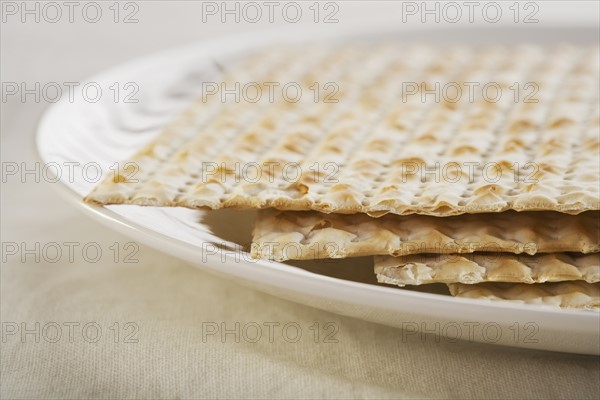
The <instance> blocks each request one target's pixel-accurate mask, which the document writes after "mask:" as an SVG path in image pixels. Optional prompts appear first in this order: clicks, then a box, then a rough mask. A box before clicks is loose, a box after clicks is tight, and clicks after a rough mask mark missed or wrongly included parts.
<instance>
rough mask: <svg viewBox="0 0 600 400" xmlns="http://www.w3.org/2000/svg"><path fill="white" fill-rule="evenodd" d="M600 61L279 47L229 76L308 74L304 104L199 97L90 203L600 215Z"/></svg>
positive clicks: (503, 52)
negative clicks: (414, 85)
mask: <svg viewBox="0 0 600 400" xmlns="http://www.w3.org/2000/svg"><path fill="white" fill-rule="evenodd" d="M261 57H263V58H264V62H261V61H260V60H261ZM598 59H599V57H598V48H597V47H594V48H580V47H575V46H560V47H554V48H550V49H546V48H540V47H534V46H517V47H501V46H486V47H483V48H468V47H443V48H436V47H430V46H424V45H419V46H408V47H402V46H397V45H394V44H382V45H374V44H373V43H369V44H366V45H361V44H351V45H340V44H337V45H336V46H335V47H329V48H328V47H327V46H325V47H323V46H317V45H314V44H311V45H307V46H305V47H300V48H293V47H290V48H288V49H278V51H277V52H274V51H272V50H271V49H269V50H266V51H265V52H264V53H263V54H259V55H258V56H256V57H255V58H254V60H259V61H257V62H256V63H255V64H253V65H252V68H253V69H252V70H251V72H252V73H250V72H248V71H245V70H244V68H243V67H240V68H237V69H234V70H232V71H231V73H229V74H228V75H227V76H226V77H224V78H223V79H224V80H225V81H226V82H228V85H229V86H227V87H228V88H231V87H232V86H231V85H233V84H234V82H235V81H238V82H239V81H241V85H244V83H245V82H246V80H248V79H251V80H252V81H254V82H256V81H258V82H265V81H268V82H280V83H281V84H282V85H283V84H284V83H285V82H286V79H287V80H288V81H289V80H290V79H291V78H293V79H294V81H295V82H296V83H298V84H299V85H300V86H301V88H302V89H303V93H304V95H303V96H301V98H300V100H299V101H297V102H291V101H289V99H284V98H283V97H282V96H277V97H276V99H275V100H274V101H270V99H268V96H262V97H261V99H260V100H259V101H257V102H256V103H251V102H248V101H244V100H242V101H239V102H235V101H227V102H226V103H225V104H222V103H221V100H220V98H219V97H218V96H212V97H210V99H209V100H210V101H208V102H206V103H204V102H198V103H196V104H195V105H194V106H193V107H192V108H191V109H190V110H189V111H188V112H187V113H186V114H185V115H184V116H183V117H182V118H181V119H179V120H178V121H177V122H175V123H174V124H173V125H172V126H170V127H168V128H167V129H165V132H164V133H163V134H162V135H160V136H159V137H158V138H157V139H156V140H155V141H154V142H152V143H151V144H149V145H148V146H147V147H146V148H145V149H143V150H142V151H141V152H139V153H138V154H137V155H135V156H134V157H133V158H132V160H131V161H132V162H134V163H135V164H136V165H137V166H138V167H139V168H138V170H137V171H136V172H137V173H136V174H135V179H136V180H137V183H132V182H131V181H130V180H129V179H128V178H127V177H128V175H129V174H130V171H127V170H123V171H120V172H119V173H117V174H115V175H114V176H110V177H108V178H107V179H106V180H105V181H104V182H103V183H101V184H100V185H99V186H98V187H97V188H96V189H94V191H93V192H92V193H91V194H89V195H88V196H87V198H86V201H88V202H95V203H100V204H113V203H127V204H139V205H162V206H185V207H191V208H212V209H217V208H221V207H235V208H267V207H275V208H278V209H285V210H309V209H312V210H316V211H321V212H325V213H331V212H337V213H356V212H363V213H369V214H371V215H377V216H380V215H383V214H386V213H395V214H411V213H419V214H430V215H437V216H447V215H456V214H461V213H481V212H499V211H503V210H508V209H514V210H519V211H524V210H555V211H561V212H565V213H573V214H576V213H579V212H581V211H584V210H598V209H600V195H599V191H600V189H599V186H600V179H599V174H598V150H599V147H600V145H599V137H598V129H599V126H600V119H599V115H598V113H599V108H600V106H599V104H600V103H599V101H598V90H597V88H598V84H599V82H598V65H599V61H598ZM315 82H317V83H318V84H319V85H320V88H321V90H322V91H323V89H324V84H325V83H333V85H334V88H335V87H337V89H338V91H337V93H335V94H334V95H333V96H332V97H333V98H334V100H337V103H326V102H325V101H324V97H325V94H324V93H323V92H322V93H321V95H320V98H319V99H318V101H317V102H315V100H314V97H315V96H314V94H315V93H314V84H315ZM412 83H417V84H421V83H423V84H424V85H421V86H418V87H417V89H416V91H413V92H414V93H413V92H411V90H409V89H408V86H407V84H412ZM465 83H474V84H476V85H477V86H476V90H475V89H474V90H473V92H474V96H472V95H471V93H470V92H471V89H469V86H467V85H465ZM447 85H451V86H455V87H456V86H458V87H459V89H461V91H462V95H461V96H456V95H455V94H452V95H448V93H447V91H446V92H442V88H445V87H446V86H447ZM490 85H491V86H493V88H496V89H498V88H499V90H500V91H499V92H498V91H496V92H494V90H493V89H492V90H489V87H490ZM311 87H312V89H311ZM411 87H412V86H411ZM484 87H487V88H488V90H487V91H486V92H485V93H486V94H485V96H486V97H484V91H483V90H482V88H484ZM436 88H438V89H436ZM330 89H331V86H330ZM431 91H433V92H435V93H438V96H437V97H438V99H437V100H436V99H435V96H436V95H435V93H434V94H433V95H431V94H430V95H429V96H427V94H426V93H428V92H429V93H431ZM328 93H329V92H328ZM410 93H413V94H410ZM453 93H454V92H453ZM456 93H457V92H456ZM494 93H500V96H498V95H497V94H494ZM329 94H331V93H329ZM409 94H410V95H409ZM422 96H425V97H424V99H423V98H422ZM457 97H458V98H457Z"/></svg>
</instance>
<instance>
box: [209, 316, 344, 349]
mask: <svg viewBox="0 0 600 400" xmlns="http://www.w3.org/2000/svg"><path fill="white" fill-rule="evenodd" d="M338 332H339V326H338V324H337V323H336V322H323V323H321V322H313V323H311V324H306V323H299V322H294V321H286V322H272V321H264V322H243V323H242V322H233V323H231V322H230V323H227V322H224V321H219V322H215V321H212V322H202V343H209V342H221V343H258V342H263V343H275V342H282V343H298V342H300V341H310V342H313V343H326V344H332V343H339V339H338V337H337V335H338Z"/></svg>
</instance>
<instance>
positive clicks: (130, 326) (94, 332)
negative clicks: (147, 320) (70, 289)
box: [2, 321, 140, 344]
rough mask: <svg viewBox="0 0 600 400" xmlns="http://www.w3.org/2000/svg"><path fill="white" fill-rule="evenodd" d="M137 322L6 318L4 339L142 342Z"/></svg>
mask: <svg viewBox="0 0 600 400" xmlns="http://www.w3.org/2000/svg"><path fill="white" fill-rule="evenodd" d="M139 332H140V327H139V325H138V324H137V323H136V322H130V321H127V322H112V323H108V324H106V323H99V322H96V321H87V322H74V321H62V322H55V321H48V322H39V321H36V322H14V321H7V322H2V343H10V342H14V341H16V342H20V343H99V342H112V343H125V344H133V343H138V342H139Z"/></svg>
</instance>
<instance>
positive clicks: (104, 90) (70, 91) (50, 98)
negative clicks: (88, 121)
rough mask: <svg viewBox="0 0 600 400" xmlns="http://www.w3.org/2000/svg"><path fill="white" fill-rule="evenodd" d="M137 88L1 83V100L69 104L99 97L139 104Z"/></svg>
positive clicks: (113, 84)
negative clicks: (61, 101)
mask: <svg viewBox="0 0 600 400" xmlns="http://www.w3.org/2000/svg"><path fill="white" fill-rule="evenodd" d="M139 91H140V87H139V85H138V84H137V83H136V82H109V83H99V82H8V81H7V82H2V103H7V102H9V101H19V102H21V103H28V102H33V103H42V102H45V103H56V102H58V101H59V100H64V101H67V102H69V103H74V102H76V101H84V102H86V103H98V102H99V101H101V100H103V99H104V100H105V101H111V102H114V103H139V101H140V99H139V97H138V95H139Z"/></svg>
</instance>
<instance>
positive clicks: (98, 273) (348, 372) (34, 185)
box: [0, 1, 600, 398]
mask: <svg viewBox="0 0 600 400" xmlns="http://www.w3.org/2000/svg"><path fill="white" fill-rule="evenodd" d="M3 3H6V2H3ZM99 3H101V5H102V10H103V12H104V13H106V14H105V15H106V17H104V18H102V19H101V21H100V22H98V23H96V24H92V23H87V22H85V21H84V20H82V18H81V14H77V13H76V14H75V22H74V23H69V22H68V21H66V20H64V19H66V16H63V20H61V21H59V22H58V23H54V24H52V23H48V22H46V21H44V20H43V19H42V20H40V22H39V23H36V22H35V21H34V20H33V18H32V17H28V20H27V21H26V22H22V21H21V20H20V16H19V15H20V14H19V15H17V16H16V17H15V16H7V15H4V16H5V17H6V21H3V23H2V54H1V58H2V82H18V83H20V82H26V83H27V84H28V85H30V86H31V85H33V84H34V83H35V82H40V83H41V85H42V86H43V85H44V84H45V83H48V82H57V83H62V82H77V81H82V80H84V79H85V78H86V77H88V76H90V75H92V74H95V73H97V72H99V71H101V70H103V69H105V68H108V67H110V66H113V65H115V64H118V63H121V62H124V61H126V60H129V59H132V58H135V57H136V56H139V55H143V54H148V53H151V52H154V51H158V50H161V49H165V48H169V47H172V46H175V45H181V44H186V43H190V42H194V41H197V40H200V39H207V38H210V37H215V36H218V35H222V34H227V33H230V32H233V31H241V30H250V29H260V28H265V27H266V26H268V25H271V24H260V23H259V24H249V23H234V22H233V23H231V22H230V23H221V22H219V21H218V20H215V19H212V20H210V21H208V22H207V23H203V22H202V21H201V10H202V8H201V3H199V2H169V3H167V2H135V3H136V4H137V5H138V6H139V11H138V13H137V15H136V17H137V19H138V20H139V22H138V23H135V24H123V23H114V22H113V21H112V16H113V14H110V13H111V12H112V11H111V10H110V9H109V7H110V6H111V4H112V3H113V2H112V1H111V2H99ZM556 3H558V2H555V3H554V4H552V5H547V3H538V4H540V10H541V11H540V12H541V13H542V14H541V16H543V18H544V21H545V22H552V23H555V24H568V23H570V22H569V21H573V18H575V20H576V21H579V22H586V23H590V22H591V23H597V19H598V9H597V4H595V2H585V3H582V4H579V5H574V4H573V2H571V5H569V6H567V7H566V8H565V7H564V5H565V4H564V3H563V4H562V6H563V7H562V9H558V11H557V8H556V7H557V6H556V5H555V4H556ZM15 4H18V5H20V2H18V3H15ZM28 4H29V5H30V7H32V8H33V7H34V2H29V3H28ZM81 4H84V2H82V3H81ZM338 4H339V5H340V12H339V14H338V19H339V20H340V23H355V24H356V23H365V22H366V21H367V20H368V19H371V20H372V19H373V18H382V15H383V17H385V18H399V17H398V14H394V13H393V12H387V13H386V12H384V13H383V14H381V13H379V14H378V13H377V12H376V11H377V9H378V7H380V8H381V7H383V8H385V7H389V3H385V2H383V3H378V4H373V3H371V4H368V3H361V2H349V3H346V2H338ZM3 7H4V4H3ZM303 7H304V10H307V9H308V5H306V4H304V6H303ZM361 7H362V8H361ZM396 10H397V9H396ZM577 10H578V11H577ZM376 15H377V16H376ZM121 17H122V16H121ZM304 22H306V21H302V23H304ZM275 24H281V25H285V21H281V19H278V20H277V21H276V22H275ZM305 25H306V27H305V28H306V29H313V28H315V26H314V24H311V23H310V21H308V23H306V24H305ZM48 106H49V103H47V102H45V101H44V100H43V99H42V100H41V101H40V102H36V101H35V100H34V99H33V97H31V96H29V97H28V98H26V99H25V101H22V100H21V99H19V98H18V96H10V97H9V98H8V99H3V100H2V110H1V111H2V125H1V130H2V162H3V169H4V167H5V165H8V164H7V163H12V162H17V163H22V162H23V163H25V165H27V166H31V165H34V163H35V162H36V156H35V149H34V139H33V138H34V133H35V127H36V123H37V121H38V120H39V118H40V116H41V115H42V114H43V112H44V110H45V109H46V108H47V107H48ZM54 185H57V184H52V183H48V182H43V181H41V182H36V181H35V178H34V177H31V176H30V177H26V179H21V178H20V177H16V178H14V177H8V178H6V179H4V177H3V183H2V203H1V204H2V215H1V216H2V230H1V233H2V243H3V246H4V245H5V244H6V243H17V244H19V246H26V247H27V248H35V245H36V243H39V246H41V247H44V246H45V245H47V244H48V243H53V242H56V243H59V244H60V243H65V242H77V243H80V244H81V245H83V244H86V243H98V244H99V245H100V247H101V249H102V250H103V252H104V253H105V254H106V256H103V258H102V259H101V261H100V262H97V263H92V262H86V261H85V260H84V259H83V257H82V256H81V253H77V252H76V253H75V257H74V259H73V260H72V261H71V260H68V259H66V257H63V258H62V259H61V260H60V261H59V262H56V263H51V262H49V260H47V259H44V257H41V259H40V260H35V257H34V256H31V255H30V256H27V258H26V260H25V261H24V262H23V261H22V260H21V258H20V257H19V255H17V256H8V255H7V254H4V249H3V260H2V269H1V309H0V311H1V319H2V332H3V336H2V342H1V343H0V344H1V346H2V347H1V350H2V351H1V393H0V395H1V397H2V398H85V397H94V398H265V397H277V398H317V397H335V398H350V397H355V398H356V397H358V398H403V397H411V398H412V397H430V398H437V397H455V398H523V397H528V398H559V397H563V398H597V397H598V396H599V395H600V363H599V360H598V358H597V357H586V356H578V355H567V354H558V353H549V352H533V351H527V350H519V349H512V348H501V347H495V346H491V345H483V344H473V343H455V344H453V343H449V342H448V341H445V340H440V341H439V342H436V341H435V340H434V339H433V338H432V337H425V338H421V337H419V336H418V335H415V336H410V337H408V338H407V337H406V336H403V335H402V333H401V331H399V330H397V329H393V328H388V327H385V326H380V325H375V324H370V323H366V322H362V321H359V320H354V319H351V318H346V317H341V316H338V315H335V314H330V313H327V312H323V311H319V310H315V309H312V308H308V307H305V306H301V305H297V304H293V303H290V302H287V301H284V300H280V299H278V298H275V297H271V296H269V295H268V294H264V293H260V292H257V291H254V290H251V289H248V288H245V287H244V286H240V285H238V284H237V283H234V282H230V281H228V280H225V279H222V278H217V277H214V276H212V275H210V274H207V273H205V272H203V271H201V270H199V269H197V268H194V267H192V266H189V265H186V264H185V263H182V262H181V261H178V260H176V259H174V258H172V257H169V256H166V255H163V254H160V253H158V252H156V251H154V250H152V249H150V248H146V247H144V246H142V245H140V251H139V253H138V254H137V255H136V258H137V259H138V260H139V262H137V263H124V262H122V258H123V257H119V259H120V261H119V262H117V263H115V262H114V261H112V259H111V255H112V253H111V250H110V247H111V246H112V245H113V243H115V242H116V243H118V244H119V245H123V244H125V243H128V242H130V241H131V240H130V239H128V238H126V237H122V236H120V235H117V234H115V233H114V232H112V231H110V230H109V229H107V228H105V227H103V226H100V225H99V224H98V223H96V222H94V221H92V220H89V219H88V218H86V217H85V216H83V215H81V214H79V212H78V211H77V210H74V209H73V207H72V206H71V205H69V204H65V202H64V201H63V200H62V199H61V197H60V196H59V195H58V194H57V191H56V190H55V189H56V188H55V187H53V186H54ZM128 322H130V323H132V324H130V325H125V324H126V323H128ZM207 322H214V323H217V324H221V323H225V324H226V325H227V327H228V328H229V329H232V328H233V327H234V326H235V324H236V323H240V324H241V326H244V324H247V323H251V322H254V323H257V324H259V325H262V326H263V327H264V323H269V322H275V323H279V324H281V325H284V324H286V323H290V322H294V323H296V324H298V325H299V326H300V327H301V328H302V330H303V336H302V338H301V339H300V340H299V341H298V342H296V343H291V342H289V341H286V340H285V338H284V337H283V336H282V334H281V331H278V330H276V331H275V335H274V337H273V341H272V342H270V341H269V340H268V339H267V338H266V337H264V335H263V337H262V338H261V339H260V340H259V341H258V342H256V343H250V342H249V341H246V340H244V339H243V337H241V338H240V340H239V343H238V342H236V340H235V335H227V336H225V337H221V336H220V335H215V336H210V337H208V338H206V340H203V335H202V333H203V330H202V326H203V323H204V324H205V325H204V326H206V323H207ZM315 322H317V323H318V324H319V326H320V327H321V329H322V326H323V325H324V324H326V323H328V322H333V323H334V324H335V326H336V327H337V329H338V332H337V335H336V339H337V343H325V342H324V340H323V339H324V338H323V337H322V336H321V337H319V339H318V340H317V342H318V343H315V340H314V337H313V331H311V330H310V327H311V326H312V325H313V324H314V323H315ZM36 323H39V326H40V328H39V334H37V336H36V334H35V333H29V334H26V335H25V336H22V335H21V332H20V331H19V332H18V333H17V334H15V335H9V334H7V332H8V330H10V329H12V328H14V327H15V326H16V327H17V328H18V329H19V330H21V329H23V328H26V329H29V330H35V326H36ZM90 323H94V324H97V325H94V326H99V327H100V329H101V336H99V337H98V338H97V341H95V342H94V343H92V342H91V340H89V339H90V338H92V339H93V338H94V337H95V336H96V332H95V331H94V330H93V329H91V330H88V331H86V333H87V336H85V335H84V333H83V332H82V327H83V326H84V325H85V324H90ZM56 324H57V325H58V326H60V327H61V332H62V337H60V338H59V339H58V340H56V341H54V339H55V337H56V329H55V326H56ZM69 324H71V325H72V326H73V327H74V328H73V329H74V330H73V336H72V337H71V338H69V337H68V333H69V329H68V325H69ZM77 324H78V325H77ZM115 324H118V325H115ZM117 326H118V328H117ZM133 327H137V328H138V330H137V332H135V335H134V336H133V337H132V338H133V339H136V342H134V343H129V342H130V341H131V340H127V334H128V333H129V332H132V329H133ZM92 328H93V326H92ZM53 329H54V330H53ZM116 331H118V332H119V336H118V337H116V335H115V333H116ZM321 332H323V331H322V330H321ZM265 333H266V328H265V329H264V330H263V334H265ZM129 339H131V338H129Z"/></svg>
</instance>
